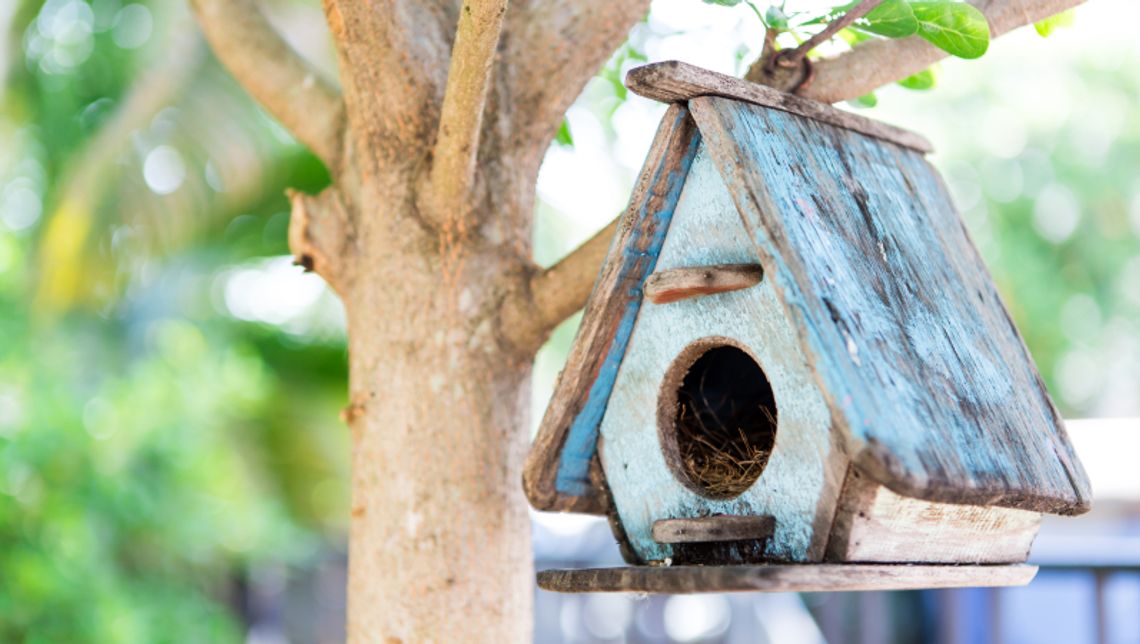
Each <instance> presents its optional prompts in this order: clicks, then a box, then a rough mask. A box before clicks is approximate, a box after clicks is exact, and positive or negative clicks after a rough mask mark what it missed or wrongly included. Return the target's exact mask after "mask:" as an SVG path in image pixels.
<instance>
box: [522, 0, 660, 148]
mask: <svg viewBox="0 0 1140 644" xmlns="http://www.w3.org/2000/svg"><path fill="white" fill-rule="evenodd" d="M648 10H649V0H576V1H575V2H566V1H565V0H533V1H532V2H530V3H528V4H526V5H525V6H522V7H516V8H515V9H512V11H511V15H510V16H508V17H507V21H508V27H507V28H508V33H509V36H508V38H507V42H506V53H505V57H506V59H507V64H506V68H507V69H509V70H510V72H511V88H512V91H513V101H514V104H515V105H514V116H513V136H514V139H515V140H516V141H518V142H519V143H520V145H534V146H535V148H534V150H533V151H532V152H533V154H535V155H537V159H536V163H537V161H538V160H540V159H541V155H542V154H543V153H544V152H545V151H546V147H547V145H549V143H550V141H551V140H552V139H553V138H554V134H555V133H556V132H557V131H558V126H559V124H561V122H562V118H563V116H564V115H565V114H566V110H567V109H569V108H570V104H571V103H573V102H574V99H576V98H578V95H579V94H580V93H581V92H582V88H583V87H585V85H586V82H587V81H588V80H590V78H591V77H593V75H594V74H596V73H597V72H598V69H599V68H601V66H602V65H603V64H604V63H605V62H606V60H607V59H608V58H609V57H610V56H611V55H612V54H613V52H614V50H616V49H617V48H618V46H619V45H621V43H622V41H624V40H625V38H626V37H627V36H628V35H629V30H630V28H631V27H633V25H634V24H636V23H637V21H638V20H639V19H641V18H642V17H644V16H645V13H646V12H647V11H648Z"/></svg>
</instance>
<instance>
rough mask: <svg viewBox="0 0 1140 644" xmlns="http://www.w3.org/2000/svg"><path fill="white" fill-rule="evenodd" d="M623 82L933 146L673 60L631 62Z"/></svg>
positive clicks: (649, 94) (674, 99)
mask: <svg viewBox="0 0 1140 644" xmlns="http://www.w3.org/2000/svg"><path fill="white" fill-rule="evenodd" d="M625 82H626V85H627V86H628V87H629V89H630V91H632V92H633V93H635V94H640V95H641V96H644V97H646V98H652V99H655V100H658V101H662V102H665V103H680V102H686V101H689V100H691V99H694V98H697V97H698V96H723V97H725V98H732V99H735V100H738V101H744V102H746V103H752V104H755V105H763V106H764V107H770V108H773V109H777V110H781V111H783V112H789V113H791V114H796V115H799V116H806V117H808V118H810V119H813V120H816V121H819V122H821V123H829V124H831V125H835V126H837V127H841V128H844V129H847V130H853V131H855V132H859V133H862V134H866V135H867V136H871V137H875V138H877V139H881V140H883V141H889V142H891V143H897V144H898V145H901V146H904V147H908V148H911V149H913V150H918V151H919V152H931V151H932V150H933V149H934V148H933V146H931V145H930V141H928V140H926V138H925V137H923V136H922V135H920V134H916V133H914V132H910V131H908V130H904V129H902V128H898V127H895V126H893V125H887V124H886V123H881V122H879V121H875V120H873V119H869V118H865V117H862V116H859V115H858V114H852V113H851V112H844V111H843V110H838V109H836V108H834V107H832V106H830V105H828V104H827V103H820V102H819V101H813V100H811V99H807V98H801V97H799V96H796V95H794V94H788V93H785V92H781V91H778V90H774V89H772V88H771V87H766V86H764V85H760V84H757V83H750V82H748V81H745V80H741V79H739V78H736V77H733V76H728V75H725V74H720V73H717V72H714V71H710V70H707V69H703V68H701V67H697V66H695V65H690V64H688V63H682V62H680V61H676V60H670V61H665V62H662V63H652V64H649V65H642V66H641V67H635V68H633V69H631V70H629V73H628V74H626V78H625Z"/></svg>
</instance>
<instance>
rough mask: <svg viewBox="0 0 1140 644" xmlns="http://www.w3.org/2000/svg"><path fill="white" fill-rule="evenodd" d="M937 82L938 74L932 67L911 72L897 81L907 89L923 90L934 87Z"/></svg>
mask: <svg viewBox="0 0 1140 644" xmlns="http://www.w3.org/2000/svg"><path fill="white" fill-rule="evenodd" d="M937 82H938V74H937V71H936V69H935V68H934V67H927V68H926V69H924V70H922V71H920V72H918V73H917V74H912V75H910V76H907V77H906V78H904V79H902V80H901V81H899V85H902V86H903V87H905V88H907V89H917V90H924V89H930V88H932V87H934V85H935V84H936V83H937Z"/></svg>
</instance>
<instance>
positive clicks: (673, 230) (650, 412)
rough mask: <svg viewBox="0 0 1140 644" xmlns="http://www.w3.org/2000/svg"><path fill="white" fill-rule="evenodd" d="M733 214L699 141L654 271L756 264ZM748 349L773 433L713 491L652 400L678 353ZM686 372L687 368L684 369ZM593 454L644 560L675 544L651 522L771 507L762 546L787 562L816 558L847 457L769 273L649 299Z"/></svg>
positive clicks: (670, 383) (663, 554) (668, 382)
mask: <svg viewBox="0 0 1140 644" xmlns="http://www.w3.org/2000/svg"><path fill="white" fill-rule="evenodd" d="M757 261H758V258H757V256H756V252H755V250H754V247H753V246H752V245H751V243H750V242H749V238H748V234H747V232H746V231H745V229H744V227H743V224H742V223H741V220H740V217H739V215H738V213H737V211H736V207H735V206H734V204H733V201H732V197H731V195H730V194H729V192H728V190H727V188H726V187H725V184H724V182H723V180H722V179H721V176H720V174H719V173H718V171H717V169H716V168H715V167H714V165H713V163H712V161H711V160H710V159H709V157H708V155H707V154H706V153H705V150H704V149H703V147H702V148H701V149H699V150H698V152H697V156H696V158H695V160H694V161H693V165H692V168H691V170H690V172H689V174H688V178H687V180H686V184H685V186H684V188H683V190H682V192H681V196H680V199H679V201H678V204H677V207H676V210H675V212H674V215H673V219H672V222H671V224H670V226H669V230H668V232H667V234H666V238H665V241H664V245H663V247H662V249H661V253H660V256H659V257H658V260H657V269H656V270H658V271H662V270H669V269H675V268H687V267H697V266H711V265H716V264H747V263H756V262H757ZM722 345H724V346H733V347H736V348H738V349H740V350H742V351H744V352H745V353H747V354H748V355H749V356H750V357H751V358H752V359H753V360H754V361H755V362H756V364H757V365H759V367H760V369H762V370H763V372H764V374H765V375H766V377H767V379H768V381H769V383H770V384H771V388H772V392H773V394H774V398H775V401H776V408H777V417H776V420H777V423H776V434H775V444H774V447H773V450H772V453H771V455H770V457H769V459H768V461H767V464H766V465H765V466H764V469H763V471H762V473H761V474H760V476H759V479H757V480H756V481H755V483H753V484H752V485H751V487H749V488H748V489H747V490H745V491H744V492H743V493H741V494H739V496H736V497H735V498H709V496H707V495H704V494H701V493H700V492H699V491H697V490H694V489H693V486H692V485H690V484H688V483H687V482H686V481H684V480H683V477H681V476H679V475H678V473H677V472H676V470H675V468H674V469H671V468H670V466H669V463H668V462H667V456H666V454H665V446H664V445H663V443H662V436H663V432H667V431H671V428H670V427H665V426H663V425H667V424H668V423H662V418H663V417H662V415H661V413H659V405H660V403H661V401H662V397H663V396H664V395H665V394H666V393H667V392H666V391H664V389H666V388H667V387H675V386H676V384H675V383H676V379H677V375H676V374H671V369H676V368H677V362H678V358H679V357H680V356H682V355H683V354H684V355H690V356H691V355H693V354H694V353H700V352H701V351H703V350H706V349H708V348H712V347H715V346H722ZM682 375H683V374H682ZM600 433H601V437H602V441H601V443H600V453H601V461H602V466H603V469H604V471H605V475H606V480H607V482H608V484H609V488H610V491H611V494H612V496H613V501H614V505H615V508H616V511H617V514H618V516H619V517H620V520H621V523H622V527H623V528H624V531H625V533H626V536H627V539H628V542H629V545H630V546H631V547H632V549H633V550H634V552H636V554H637V555H638V556H639V557H640V558H641V559H642V560H644V561H662V560H665V559H667V558H669V557H670V556H672V548H671V546H669V545H667V544H661V543H657V542H656V541H654V539H653V538H652V534H651V533H652V527H653V524H654V522H656V521H659V520H662V519H678V518H696V517H703V516H709V515H713V514H731V515H752V516H765V515H767V516H772V517H774V519H775V532H774V534H773V536H772V537H771V538H770V539H769V540H768V542H767V545H766V551H765V556H766V557H768V558H771V559H777V560H788V561H818V560H820V559H821V558H822V557H823V553H824V549H825V547H826V543H827V537H828V533H829V530H830V527H831V523H832V518H833V514H834V511H835V507H836V503H837V496H838V494H839V490H840V487H841V486H842V483H843V476H844V473H845V471H846V466H847V459H846V456H845V455H844V454H843V453H842V451H841V449H840V447H839V445H838V444H836V442H835V439H834V438H833V435H832V431H831V421H830V412H829V410H828V407H827V404H826V402H825V401H824V399H823V396H822V394H821V392H820V390H819V388H818V386H817V385H816V383H815V381H814V379H813V376H812V373H811V371H810V369H809V366H808V364H807V361H806V359H805V357H804V354H803V352H802V350H801V349H800V345H799V343H798V341H797V339H796V333H795V330H794V328H793V327H792V325H791V324H790V323H789V321H788V319H787V318H786V317H785V315H784V313H783V310H782V307H781V306H780V304H779V302H778V301H777V299H776V295H775V291H774V290H773V288H772V285H771V284H770V282H769V279H768V277H767V276H765V277H764V278H763V279H762V280H761V281H760V283H759V284H758V285H756V286H753V287H750V288H746V289H742V290H738V291H733V292H729V293H720V294H715V295H707V296H703V297H694V298H689V299H684V300H681V301H676V302H670V303H667V304H653V303H649V302H645V303H644V304H643V306H642V308H641V310H640V313H639V314H638V318H637V321H636V325H635V327H634V330H633V334H632V337H631V338H630V344H629V347H628V349H627V352H626V356H625V359H624V360H623V362H622V364H621V367H620V369H619V371H618V373H617V376H616V380H615V382H614V387H613V393H612V394H611V397H610V400H609V403H608V405H607V408H606V413H605V416H604V418H603V419H602V423H601V427H600Z"/></svg>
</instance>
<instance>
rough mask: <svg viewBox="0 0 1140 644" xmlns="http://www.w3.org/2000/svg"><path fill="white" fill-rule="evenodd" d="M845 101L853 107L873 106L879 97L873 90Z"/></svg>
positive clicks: (876, 103) (877, 102)
mask: <svg viewBox="0 0 1140 644" xmlns="http://www.w3.org/2000/svg"><path fill="white" fill-rule="evenodd" d="M847 102H848V103H850V104H851V105H852V106H854V107H875V106H876V105H878V104H879V97H878V96H875V93H874V92H867V93H866V94H864V95H862V96H860V97H859V98H853V99H851V100H849V101H847Z"/></svg>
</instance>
